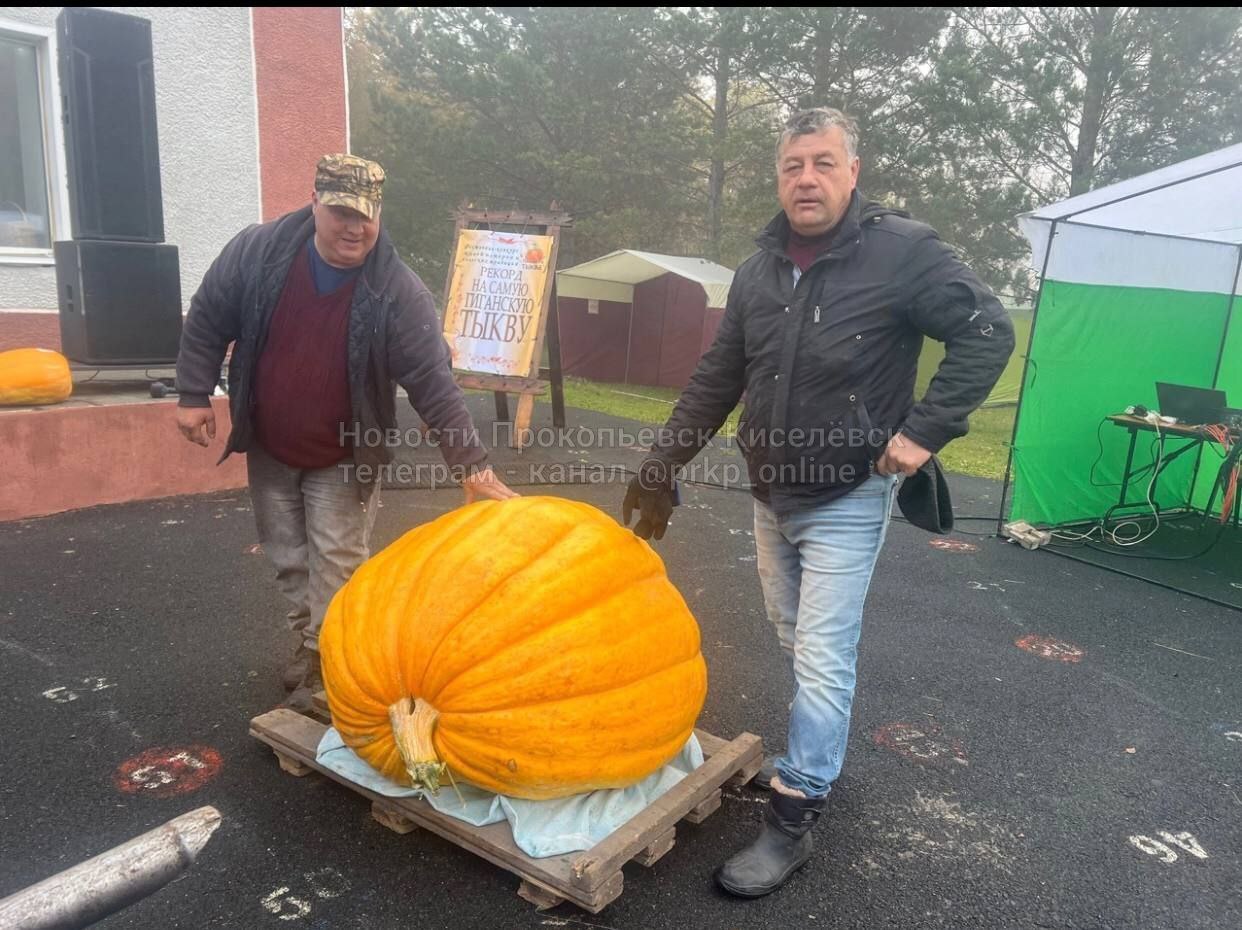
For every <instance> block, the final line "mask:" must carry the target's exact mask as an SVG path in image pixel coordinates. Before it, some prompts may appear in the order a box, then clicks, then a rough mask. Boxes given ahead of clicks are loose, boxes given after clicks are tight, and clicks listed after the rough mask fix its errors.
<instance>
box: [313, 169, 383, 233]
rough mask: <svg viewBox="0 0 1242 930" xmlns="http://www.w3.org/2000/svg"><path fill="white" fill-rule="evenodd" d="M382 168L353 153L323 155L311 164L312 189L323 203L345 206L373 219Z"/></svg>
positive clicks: (381, 178) (380, 191) (380, 189)
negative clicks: (312, 169) (312, 175)
mask: <svg viewBox="0 0 1242 930" xmlns="http://www.w3.org/2000/svg"><path fill="white" fill-rule="evenodd" d="M383 187H384V169H383V168H381V167H380V166H379V165H378V164H376V163H375V162H373V161H368V160H367V159H365V158H359V157H358V156H357V155H325V156H324V157H323V158H321V159H319V164H318V165H317V166H316V167H315V190H316V191H317V192H318V194H319V202H320V203H322V204H325V205H327V206H338V207H349V208H351V209H353V210H357V211H358V212H359V213H362V214H365V215H366V216H367V217H368V218H370V219H375V217H376V216H377V215H378V214H379V208H380V201H381V200H383V194H384V191H383Z"/></svg>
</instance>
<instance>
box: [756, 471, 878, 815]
mask: <svg viewBox="0 0 1242 930" xmlns="http://www.w3.org/2000/svg"><path fill="white" fill-rule="evenodd" d="M896 483H897V482H896V479H895V478H892V477H884V476H880V475H873V476H872V477H870V478H868V479H867V480H866V481H864V482H863V483H862V484H860V485H859V486H858V487H857V488H855V489H854V490H853V491H851V492H850V493H849V494H847V495H845V496H844V497H841V498H837V499H836V500H834V501H830V502H829V503H827V504H822V505H820V506H817V507H811V508H808V509H806V510H798V511H795V512H793V513H790V514H786V515H784V516H778V515H777V514H775V513H774V512H773V511H772V508H771V507H769V506H768V505H767V504H765V503H762V502H761V501H755V549H756V552H757V555H758V567H759V580H760V581H761V582H762V584H763V600H764V603H765V605H766V607H767V611H768V617H769V618H770V619H771V621H772V623H773V625H774V626H775V627H776V635H777V637H778V638H779V639H780V644H781V648H782V649H783V650H784V651H785V654H786V655H787V656H788V657H789V659H790V661H791V662H792V664H793V672H794V679H795V681H796V682H797V684H796V690H795V692H794V700H793V705H792V708H791V712H790V716H789V749H788V754H787V755H785V756H782V757H781V758H779V759H778V760H777V762H776V771H777V774H778V775H780V779H781V781H782V782H783V783H784V784H785V785H786V786H787V787H789V788H793V789H795V790H799V791H803V792H805V793H806V795H807V797H811V798H818V797H823V796H825V795H826V794H828V792H829V791H830V790H831V788H832V783H833V782H834V781H836V778H837V776H838V775H839V774H840V773H841V765H842V763H843V762H844V761H845V741H846V737H847V736H848V735H849V729H850V706H851V705H852V704H853V701H854V680H855V677H854V666H855V664H856V662H857V659H858V637H859V634H860V632H861V631H862V613H863V602H864V601H865V600H866V598H867V588H868V587H869V585H870V584H871V573H872V570H873V569H874V568H875V563H876V559H877V557H878V556H879V554H880V547H881V546H882V545H883V544H884V536H885V534H886V532H887V530H888V517H889V511H890V509H891V508H892V501H893V488H894V487H895V486H896Z"/></svg>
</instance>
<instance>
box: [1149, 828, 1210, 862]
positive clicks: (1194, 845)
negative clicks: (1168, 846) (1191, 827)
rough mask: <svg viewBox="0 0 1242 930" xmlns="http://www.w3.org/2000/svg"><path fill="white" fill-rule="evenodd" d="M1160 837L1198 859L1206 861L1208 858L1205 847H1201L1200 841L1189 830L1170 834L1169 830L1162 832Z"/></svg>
mask: <svg viewBox="0 0 1242 930" xmlns="http://www.w3.org/2000/svg"><path fill="white" fill-rule="evenodd" d="M1159 836H1160V839H1162V840H1164V841H1165V842H1166V843H1172V844H1173V845H1174V846H1176V847H1178V848H1179V849H1184V850H1186V852H1188V853H1190V854H1191V855H1192V856H1194V857H1196V858H1198V859H1206V858H1207V857H1208V854H1207V853H1206V852H1205V851H1204V849H1203V847H1202V846H1200V845H1199V841H1198V840H1196V839H1195V838H1194V835H1193V834H1192V833H1190V831H1188V830H1183V831H1182V832H1181V833H1170V832H1168V831H1167V830H1161V831H1160V834H1159Z"/></svg>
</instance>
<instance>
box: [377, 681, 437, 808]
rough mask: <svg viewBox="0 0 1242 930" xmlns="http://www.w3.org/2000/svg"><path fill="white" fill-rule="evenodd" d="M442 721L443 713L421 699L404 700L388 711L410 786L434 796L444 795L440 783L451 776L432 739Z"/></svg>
mask: <svg viewBox="0 0 1242 930" xmlns="http://www.w3.org/2000/svg"><path fill="white" fill-rule="evenodd" d="M439 718H440V712H439V711H438V710H436V709H435V708H434V707H432V706H431V705H430V704H428V703H427V702H426V701H424V700H422V699H421V698H419V699H417V700H416V699H414V698H410V697H404V698H402V699H401V700H399V701H397V702H396V703H395V704H393V705H392V706H391V707H389V708H388V722H389V723H391V724H392V735H393V739H395V740H396V742H397V751H398V752H399V753H401V761H402V762H404V763H405V771H406V773H407V774H408V775H409V776H410V784H411V785H413V786H414V787H415V788H422V789H424V790H426V791H430V792H431V793H432V794H439V793H440V780H441V779H442V778H443V777H444V775H445V773H446V772H448V763H447V762H441V761H440V757H439V756H437V755H436V747H435V744H434V743H433V742H432V739H431V735H432V733H433V732H434V731H435V728H436V721H437V720H438V719H439Z"/></svg>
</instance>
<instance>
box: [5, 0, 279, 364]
mask: <svg viewBox="0 0 1242 930" xmlns="http://www.w3.org/2000/svg"><path fill="white" fill-rule="evenodd" d="M103 9H113V10H116V11H117V12H121V13H130V14H132V15H136V16H142V17H144V18H146V19H149V20H150V21H151V40H152V51H153V53H154V58H155V94H156V122H157V125H158V128H159V140H160V183H161V184H162V186H163V195H164V236H165V239H166V241H168V242H169V243H171V244H173V245H175V246H177V249H178V252H179V256H180V262H181V281H182V287H181V292H182V295H183V301H184V302H185V303H186V304H188V302H189V299H190V296H191V295H192V294H193V293H194V290H195V288H197V287H198V282H199V281H200V280H201V279H202V276H203V273H204V272H205V271H206V270H207V266H208V265H209V264H210V263H211V261H212V259H213V258H215V256H216V255H217V254H218V253H219V251H220V249H221V248H222V247H223V245H224V244H225V243H226V242H227V241H228V240H229V238H230V237H232V236H233V235H234V234H235V233H236V232H237V231H238V230H240V229H241V228H242V227H244V226H246V225H247V224H249V223H253V222H256V221H257V220H258V219H259V216H260V207H259V177H258V136H259V133H258V126H257V124H256V117H255V102H254V60H253V56H252V52H251V38H250V10H249V9H248V8H246V7H237V8H235V9H224V8H219V7H184V8H171V7H158V8H151V7H146V8H139V7H105V8H103ZM60 10H61V8H60V7H0V20H8V21H10V22H20V23H29V24H31V25H36V26H48V27H55V24H56V17H57V15H58V14H59V13H60ZM53 70H55V69H53ZM57 90H58V92H59V88H58V89H57ZM62 141H63V140H62ZM60 163H61V164H62V165H63V164H64V159H63V154H62V157H61V162H60ZM58 180H59V179H58ZM54 238H56V239H68V238H71V237H70V235H69V231H68V230H66V229H58V230H56V233H55V237H54ZM55 308H56V274H55V268H54V266H53V264H52V260H51V259H50V258H49V259H48V260H47V263H46V264H45V265H42V266H30V265H6V264H3V263H2V260H0V309H3V310H11V309H21V310H34V309H51V310H54V309H55ZM5 328H7V327H5V321H4V320H3V319H2V318H0V333H2V332H3V329H5ZM57 334H58V341H59V329H57ZM51 348H55V346H52V347H51Z"/></svg>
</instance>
